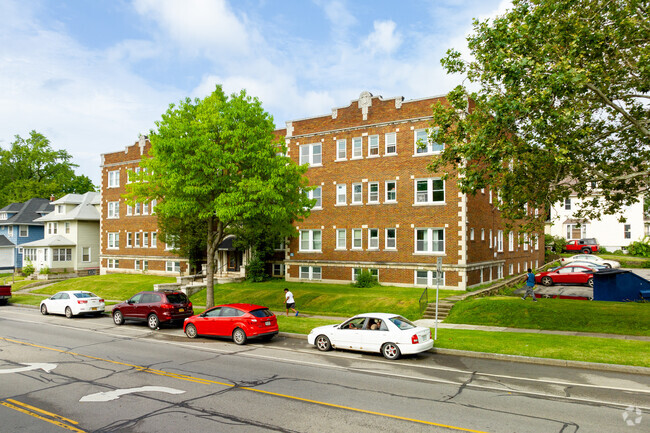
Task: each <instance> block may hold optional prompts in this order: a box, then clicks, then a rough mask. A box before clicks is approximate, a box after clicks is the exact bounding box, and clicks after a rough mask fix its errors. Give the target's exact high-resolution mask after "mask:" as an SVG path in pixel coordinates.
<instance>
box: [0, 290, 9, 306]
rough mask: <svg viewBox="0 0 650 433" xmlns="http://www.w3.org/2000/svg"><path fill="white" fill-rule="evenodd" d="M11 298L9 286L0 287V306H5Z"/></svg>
mask: <svg viewBox="0 0 650 433" xmlns="http://www.w3.org/2000/svg"><path fill="white" fill-rule="evenodd" d="M9 298H11V286H0V305H7V302H9Z"/></svg>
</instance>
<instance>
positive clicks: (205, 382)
mask: <svg viewBox="0 0 650 433" xmlns="http://www.w3.org/2000/svg"><path fill="white" fill-rule="evenodd" d="M0 340H5V341H8V342H11V343H16V344H22V345H25V346H32V347H37V348H40V349H46V350H52V351H55V352H60V353H65V354H69V355H74V356H81V357H84V358H88V359H93V360H97V361H103V362H109V363H112V364H117V365H123V366H126V367H131V368H135V369H136V370H138V371H142V372H144V373H152V374H157V375H160V376H166V377H170V378H173V379H180V380H185V381H188V382H194V383H200V384H203V385H221V386H226V387H229V388H234V387H236V385H233V384H232V383H224V382H217V381H214V380H209V379H200V378H198V377H193V376H187V375H184V374H176V373H168V372H166V371H162V370H154V369H151V368H148V367H143V366H140V365H134V364H128V363H125V362H119V361H112V360H110V359H104V358H98V357H96V356H90V355H83V354H80V353H75V352H70V351H67V350H62V349H56V348H53V347H47V346H40V345H38V344H33V343H27V342H24V341H19V340H12V339H9V338H5V337H0ZM237 389H242V390H246V391H252V392H257V393H260V394H266V395H272V396H275V397H281V398H286V399H290V400H296V401H302V402H305V403H311V404H317V405H320V406H327V407H333V408H337V409H343V410H348V411H351V412H359V413H365V414H369V415H376V416H382V417H385V418H392V419H398V420H402V421H409V422H414V423H418V424H426V425H433V426H436V427H443V428H447V429H450V430H458V431H464V432H470V433H487V432H484V431H481V430H472V429H467V428H463V427H456V426H452V425H446V424H440V423H436V422H432V421H424V420H420V419H415V418H407V417H403V416H399V415H391V414H387V413H382V412H373V411H370V410H365V409H359V408H356V407H350V406H343V405H339V404H334V403H327V402H324V401H318V400H310V399H307V398H302V397H296V396H293V395H288V394H280V393H276V392H271V391H264V390H261V389H256V388H249V387H239V388H237ZM0 403H2V404H5V403H3V402H0ZM5 406H6V404H5Z"/></svg>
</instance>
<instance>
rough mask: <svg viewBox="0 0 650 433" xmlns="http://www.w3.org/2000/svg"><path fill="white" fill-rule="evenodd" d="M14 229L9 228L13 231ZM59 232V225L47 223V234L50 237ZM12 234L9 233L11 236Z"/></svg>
mask: <svg viewBox="0 0 650 433" xmlns="http://www.w3.org/2000/svg"><path fill="white" fill-rule="evenodd" d="M12 228H13V227H11V226H10V227H9V229H12ZM58 231H59V223H47V234H48V235H55V234H56V233H57V232H58ZM11 235H12V234H11V233H9V236H11Z"/></svg>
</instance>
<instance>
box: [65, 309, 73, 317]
mask: <svg viewBox="0 0 650 433" xmlns="http://www.w3.org/2000/svg"><path fill="white" fill-rule="evenodd" d="M65 317H67V318H68V319H72V310H71V309H70V307H65Z"/></svg>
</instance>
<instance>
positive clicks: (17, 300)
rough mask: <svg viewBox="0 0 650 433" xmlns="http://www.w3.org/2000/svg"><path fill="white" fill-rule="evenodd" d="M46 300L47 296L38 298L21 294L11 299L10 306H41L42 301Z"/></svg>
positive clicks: (14, 295) (12, 296)
mask: <svg viewBox="0 0 650 433" xmlns="http://www.w3.org/2000/svg"><path fill="white" fill-rule="evenodd" d="M43 299H45V296H36V295H29V294H20V295H16V294H13V295H11V298H9V303H10V304H21V305H40V303H41V301H42V300H43Z"/></svg>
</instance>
